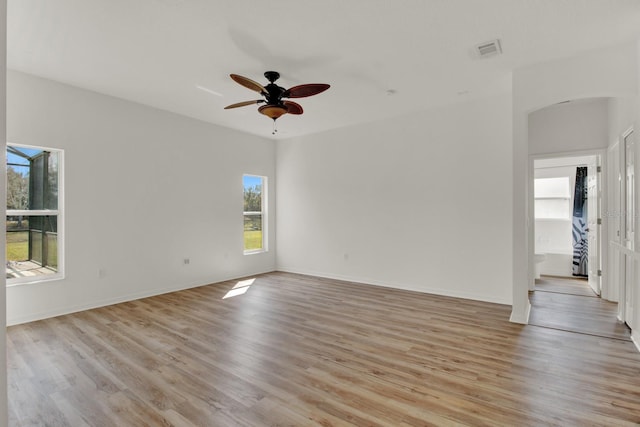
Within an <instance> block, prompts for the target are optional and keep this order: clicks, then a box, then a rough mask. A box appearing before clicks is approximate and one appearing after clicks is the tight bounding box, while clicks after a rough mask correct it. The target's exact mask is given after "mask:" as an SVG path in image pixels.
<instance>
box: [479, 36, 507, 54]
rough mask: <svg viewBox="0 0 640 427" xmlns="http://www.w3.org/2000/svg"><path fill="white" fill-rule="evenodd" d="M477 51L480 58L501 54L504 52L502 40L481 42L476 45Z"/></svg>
mask: <svg viewBox="0 0 640 427" xmlns="http://www.w3.org/2000/svg"><path fill="white" fill-rule="evenodd" d="M476 52H477V53H478V56H479V57H480V58H488V57H490V56H494V55H500V54H501V53H502V47H501V46H500V40H499V39H495V40H491V41H488V42H484V43H480V44H479V45H477V46H476Z"/></svg>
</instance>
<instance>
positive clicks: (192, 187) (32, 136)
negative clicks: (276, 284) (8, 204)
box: [7, 71, 275, 324]
mask: <svg viewBox="0 0 640 427" xmlns="http://www.w3.org/2000/svg"><path fill="white" fill-rule="evenodd" d="M7 101H8V107H7V110H8V111H7V129H8V137H7V139H8V141H9V142H11V143H18V144H28V145H42V146H46V147H53V148H61V149H64V150H65V165H64V175H65V176H64V179H65V206H64V209H65V246H66V249H65V259H66V278H65V279H64V280H60V281H51V282H42V283H36V284H28V285H16V286H9V288H8V289H7V305H8V310H7V317H8V322H9V323H10V324H12V323H18V322H23V321H28V320H33V319H38V318H44V317H50V316H53V315H57V314H61V313H66V312H72V311H77V310H82V309H85V308H88V307H95V306H101V305H106V304H110V303H114V302H119V301H123V300H128V299H134V298H138V297H143V296H147V295H153V294H158V293H164V292H169V291H173V290H177V289H181V288H186V287H193V286H197V285H202V284H208V283H213V282H216V281H220V280H224V279H229V278H235V277H239V276H245V275H250V274H255V273H259V272H265V271H272V270H274V268H275V244H274V243H275V239H273V238H272V239H271V241H270V243H269V247H270V248H271V251H270V252H268V253H264V254H259V255H251V256H244V255H243V244H242V233H243V222H242V206H243V198H242V174H243V173H252V174H258V175H266V176H268V177H269V182H270V183H271V185H272V186H273V184H274V181H275V180H274V177H275V144H274V143H273V142H272V141H269V140H267V139H261V138H257V137H255V136H249V135H245V134H242V133H239V132H235V131H231V130H228V129H225V128H220V127H217V126H214V125H211V124H207V123H204V122H200V121H197V120H192V119H188V118H185V117H182V116H178V115H175V114H172V113H168V112H165V111H161V110H156V109H152V108H149V107H145V106H142V105H139V104H134V103H131V102H127V101H123V100H120V99H116V98H112V97H108V96H104V95H100V94H97V93H94V92H89V91H85V90H81V89H78V88H73V87H70V86H66V85H63V84H59V83H55V82H52V81H49V80H44V79H40V78H36V77H34V76H30V75H26V74H22V73H18V72H12V71H9V73H8V94H7ZM269 194H270V200H269V203H270V206H272V207H273V206H275V192H274V191H270V193H269ZM271 213H272V215H271V216H270V218H271V219H272V221H271V224H270V225H271V227H270V229H271V230H274V224H275V222H274V221H273V218H274V217H275V215H274V214H275V212H271ZM272 235H273V234H272ZM184 258H190V261H191V262H190V264H189V265H188V266H186V265H184V264H183V259H184ZM98 270H102V271H103V273H104V277H98V276H99V275H98Z"/></svg>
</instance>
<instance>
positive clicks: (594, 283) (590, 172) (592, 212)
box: [587, 162, 601, 295]
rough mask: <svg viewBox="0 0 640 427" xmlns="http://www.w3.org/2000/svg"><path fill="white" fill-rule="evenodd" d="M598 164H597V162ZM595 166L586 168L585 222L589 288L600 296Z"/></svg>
mask: <svg viewBox="0 0 640 427" xmlns="http://www.w3.org/2000/svg"><path fill="white" fill-rule="evenodd" d="M598 163H599V162H598ZM598 168H599V167H598V166H596V165H595V164H593V165H589V166H588V167H587V222H588V224H589V225H588V227H589V231H588V237H587V238H588V246H587V248H588V249H587V250H588V253H589V263H588V264H589V265H588V268H589V286H591V289H593V291H594V292H595V293H596V294H598V295H600V290H601V282H600V275H599V272H600V224H599V220H598V219H599V218H600V199H599V196H600V195H599V192H598V188H599V185H598V184H599V173H598Z"/></svg>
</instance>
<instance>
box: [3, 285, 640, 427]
mask: <svg viewBox="0 0 640 427" xmlns="http://www.w3.org/2000/svg"><path fill="white" fill-rule="evenodd" d="M254 279H255V280H254V282H253V284H251V285H250V287H249V289H248V291H247V292H246V293H245V294H243V295H240V296H236V297H233V298H227V299H223V297H224V296H225V295H226V294H227V292H228V291H229V290H230V289H232V288H233V287H234V286H235V285H236V284H237V283H238V282H239V281H238V280H232V281H225V282H221V283H217V284H213V285H210V286H204V287H200V288H195V289H188V290H185V291H181V292H176V293H172V294H165V295H159V296H156V297H152V298H146V299H142V300H137V301H132V302H128V303H124V304H118V305H114V306H110V307H103V308H99V309H95V310H90V311H86V312H82V313H76V314H71V315H67V316H61V317H58V318H54V319H48V320H43V321H39V322H33V323H30V324H26V325H18V326H13V327H10V328H8V333H7V338H8V343H7V349H8V377H9V378H8V379H9V418H10V425H11V426H12V427H22V426H32V425H69V426H76V425H77V426H84V425H88V426H100V425H105V426H106V425H123V426H133V425H136V426H137V425H150V426H179V427H182V426H185V427H188V426H216V427H218V426H234V427H235V426H248V427H253V426H255V427H261V426H384V427H386V426H394V427H395V426H429V425H434V426H446V425H452V426H461V425H462V426H465V425H468V426H482V425H486V426H496V425H505V426H507V425H508V426H512V425H518V426H539V425H557V426H566V425H594V426H598V425H602V426H612V425H620V426H624V425H636V423H640V354H639V353H638V352H637V350H636V349H635V347H634V345H633V343H632V342H630V341H629V340H621V339H615V338H611V337H608V336H606V335H604V334H602V335H597V334H581V333H576V332H575V331H574V332H571V331H565V330H562V328H546V327H540V326H523V325H517V324H512V323H509V322H508V318H509V315H510V307H508V306H504V305H499V304H490V303H484V302H478V301H469V300H461V299H456V298H448V297H442V296H435V295H426V294H420V293H416V292H409V291H401V290H397V289H389V288H384V287H378V286H368V285H361V284H355V283H349V282H343V281H338V280H331V279H322V278H315V277H310V276H303V275H296V274H288V273H269V274H264V275H259V276H257V277H255V278H254ZM571 286H577V284H571ZM554 287H555V290H554V292H549V293H551V294H552V298H548V301H549V302H550V304H552V306H553V308H554V309H557V308H559V307H564V308H565V309H566V310H567V313H568V320H566V321H567V322H577V321H579V316H578V315H577V314H574V313H575V312H577V309H576V308H575V307H574V306H573V304H574V303H572V302H570V301H568V300H566V299H565V297H570V296H571V295H568V294H567V295H562V293H561V292H556V291H557V290H558V288H557V284H556V285H554ZM540 293H542V292H540ZM558 295H560V296H559V297H558ZM576 298H587V297H584V296H583V297H576ZM587 299H589V300H593V301H598V299H597V298H587ZM540 301H542V300H541V299H538V301H537V302H540ZM593 301H591V302H593ZM539 306H540V304H534V311H535V310H537V309H538V307H539ZM572 307H573V308H572ZM599 310H600V309H599V308H598V307H594V306H593V305H591V306H589V305H587V306H586V307H585V308H584V312H585V313H588V314H589V315H594V313H599V312H600V311H599ZM558 317H561V316H558Z"/></svg>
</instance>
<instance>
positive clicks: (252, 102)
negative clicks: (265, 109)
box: [224, 99, 264, 110]
mask: <svg viewBox="0 0 640 427" xmlns="http://www.w3.org/2000/svg"><path fill="white" fill-rule="evenodd" d="M263 102H264V101H263V100H262V99H256V100H255V101H243V102H237V103H235V104H231V105H227V106H226V107H224V109H225V110H228V109H230V108H238V107H246V106H247V105H253V104H261V103H263Z"/></svg>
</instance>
